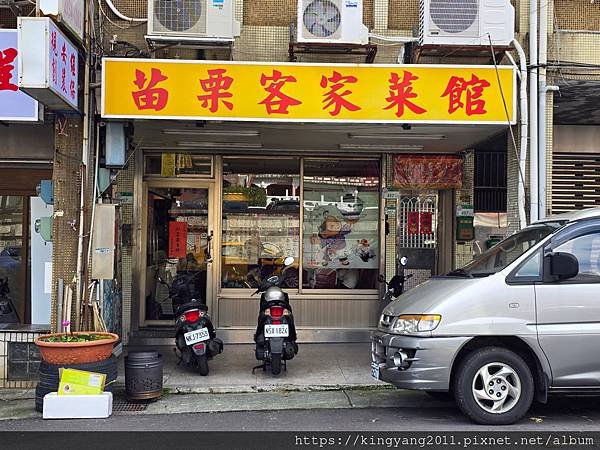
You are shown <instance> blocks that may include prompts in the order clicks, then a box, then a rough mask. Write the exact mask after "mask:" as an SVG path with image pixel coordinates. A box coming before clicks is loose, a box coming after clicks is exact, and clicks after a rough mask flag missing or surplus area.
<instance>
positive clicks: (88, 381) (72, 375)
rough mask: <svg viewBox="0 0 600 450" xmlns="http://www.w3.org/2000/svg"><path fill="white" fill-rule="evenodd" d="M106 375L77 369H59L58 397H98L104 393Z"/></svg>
mask: <svg viewBox="0 0 600 450" xmlns="http://www.w3.org/2000/svg"><path fill="white" fill-rule="evenodd" d="M105 383H106V375H105V374H103V373H95V372H86V371H84V370H77V369H60V382H59V384H58V395H99V394H101V393H102V391H104V384H105Z"/></svg>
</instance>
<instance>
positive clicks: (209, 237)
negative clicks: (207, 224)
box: [204, 230, 213, 264]
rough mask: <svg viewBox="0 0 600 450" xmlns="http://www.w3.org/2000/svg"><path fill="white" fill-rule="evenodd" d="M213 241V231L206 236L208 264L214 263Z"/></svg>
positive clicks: (205, 252) (205, 253)
mask: <svg viewBox="0 0 600 450" xmlns="http://www.w3.org/2000/svg"><path fill="white" fill-rule="evenodd" d="M212 240H213V232H212V230H211V232H210V233H208V234H207V235H206V250H204V256H205V259H206V263H207V264H208V263H211V262H212Z"/></svg>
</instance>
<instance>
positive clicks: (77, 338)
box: [40, 333, 107, 342]
mask: <svg viewBox="0 0 600 450" xmlns="http://www.w3.org/2000/svg"><path fill="white" fill-rule="evenodd" d="M106 338H107V337H106V336H105V335H102V334H94V333H90V334H62V335H60V336H50V337H46V338H40V340H41V341H44V342H92V341H100V340H102V339H106Z"/></svg>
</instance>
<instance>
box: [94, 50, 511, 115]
mask: <svg viewBox="0 0 600 450" xmlns="http://www.w3.org/2000/svg"><path fill="white" fill-rule="evenodd" d="M102 76H103V80H102V116H103V117H105V118H140V119H183V120H186V119H187V120H201V119H202V120H210V119H215V120H251V121H292V122H293V121H296V122H351V123H352V122H355V123H464V124H477V123H481V124H507V123H508V122H510V123H515V120H516V100H515V98H516V89H515V86H516V71H515V69H514V67H512V66H499V67H498V68H497V69H496V68H495V67H494V66H467V65H374V64H330V65H322V64H295V63H246V62H232V61H182V60H154V59H126V58H104V59H103V71H102Z"/></svg>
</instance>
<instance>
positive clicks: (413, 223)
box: [406, 211, 419, 235]
mask: <svg viewBox="0 0 600 450" xmlns="http://www.w3.org/2000/svg"><path fill="white" fill-rule="evenodd" d="M406 219H407V220H406V226H407V234H409V235H415V234H419V213H418V212H416V211H410V212H408V214H407V217H406Z"/></svg>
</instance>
